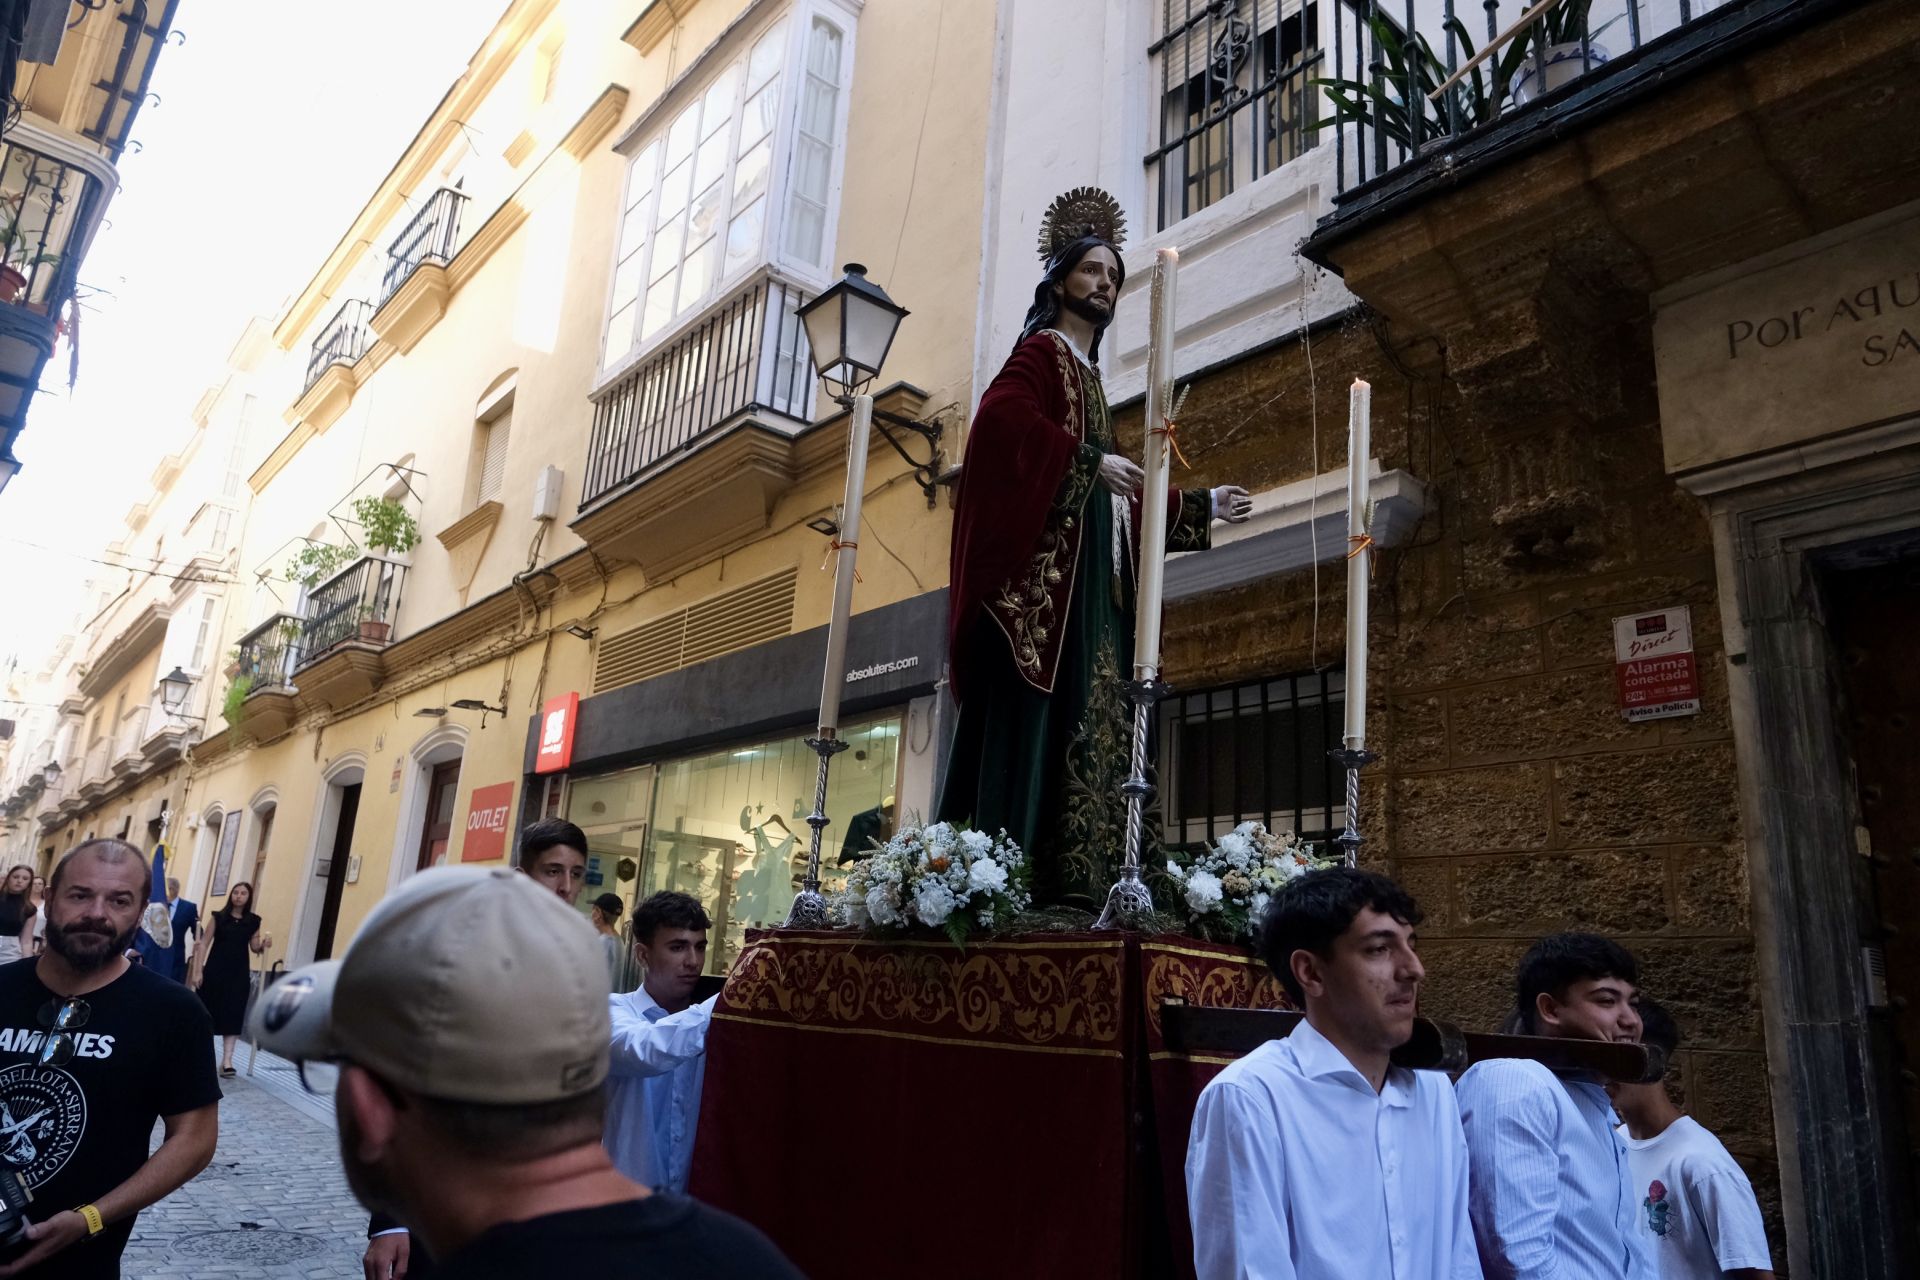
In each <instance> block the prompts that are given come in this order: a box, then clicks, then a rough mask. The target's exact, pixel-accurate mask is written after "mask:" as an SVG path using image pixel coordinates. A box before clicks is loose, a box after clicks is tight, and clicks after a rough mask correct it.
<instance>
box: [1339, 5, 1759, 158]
mask: <svg viewBox="0 0 1920 1280" xmlns="http://www.w3.org/2000/svg"><path fill="white" fill-rule="evenodd" d="M1756 2H1757V3H1772V4H1775V5H1776V6H1778V5H1779V4H1780V3H1781V0H1632V2H1628V0H1593V2H1592V3H1589V2H1588V0H1557V2H1556V3H1554V4H1553V5H1550V6H1549V7H1548V8H1547V9H1546V10H1545V11H1544V12H1542V13H1541V14H1540V15H1539V16H1537V17H1536V18H1534V19H1533V20H1532V21H1531V22H1530V23H1528V24H1527V25H1526V26H1525V27H1523V28H1521V29H1519V30H1518V31H1516V32H1512V33H1511V34H1510V35H1509V28H1510V27H1511V26H1512V24H1513V23H1514V22H1515V21H1517V20H1518V19H1519V18H1520V17H1521V16H1522V14H1523V13H1525V12H1526V11H1527V10H1528V9H1530V8H1531V7H1532V6H1531V4H1529V3H1528V2H1527V0H1484V2H1483V3H1475V2H1474V0H1417V2H1416V0H1385V2H1383V0H1341V3H1340V4H1339V5H1338V6H1337V7H1336V8H1335V9H1334V11H1333V31H1332V40H1331V45H1332V54H1333V64H1332V69H1331V71H1330V72H1326V73H1323V74H1324V75H1325V78H1326V80H1329V81H1332V82H1334V86H1333V87H1331V88H1330V89H1329V91H1327V92H1326V93H1325V99H1324V101H1323V102H1322V104H1321V107H1320V110H1321V111H1322V112H1323V117H1322V119H1321V121H1320V123H1321V124H1323V125H1333V124H1339V125H1343V126H1346V127H1344V128H1340V129H1336V130H1335V131H1334V148H1335V153H1334V169H1335V175H1336V184H1337V186H1338V188H1339V191H1340V192H1342V193H1346V192H1349V191H1352V190H1354V189H1355V188H1357V187H1360V186H1363V185H1364V184H1366V183H1368V182H1371V181H1373V180H1375V179H1377V178H1380V177H1382V176H1383V175H1385V174H1388V173H1391V172H1393V171H1394V170H1396V169H1398V168H1399V167H1400V166H1402V165H1404V164H1406V163H1407V162H1408V161H1410V160H1413V159H1415V158H1416V157H1418V156H1420V155H1422V154H1425V153H1430V152H1441V151H1444V150H1446V148H1447V147H1448V146H1450V145H1451V144H1452V143H1453V142H1454V141H1455V140H1456V139H1458V138H1460V137H1461V136H1462V135H1465V134H1469V133H1472V132H1473V131H1474V130H1476V129H1480V128H1482V127H1485V126H1488V125H1491V124H1493V123H1495V122H1496V121H1500V120H1503V119H1506V118H1508V117H1512V116H1517V115H1518V114H1519V113H1523V112H1524V113H1525V114H1527V115H1532V114H1533V113H1535V112H1539V113H1542V115H1543V116H1544V115H1546V114H1548V113H1552V112H1554V111H1555V110H1556V108H1557V107H1558V106H1559V105H1560V104H1562V103H1564V102H1565V101H1566V100H1567V99H1568V98H1569V97H1572V96H1574V95H1576V94H1578V93H1580V92H1581V90H1580V89H1579V88H1576V87H1575V86H1576V85H1579V84H1586V85H1588V86H1593V85H1597V84H1598V83H1600V82H1601V81H1602V79H1603V78H1610V77H1613V76H1614V75H1616V74H1619V73H1624V72H1626V71H1627V70H1628V69H1629V67H1630V66H1631V65H1632V64H1634V63H1636V62H1637V61H1638V59H1637V58H1634V57H1632V56H1630V55H1634V54H1637V53H1638V51H1639V50H1641V49H1642V48H1643V47H1644V46H1646V45H1649V44H1651V43H1653V42H1654V41H1657V40H1662V39H1664V38H1666V37H1669V36H1673V35H1675V34H1676V33H1678V32H1680V31H1682V30H1683V29H1685V28H1686V27H1688V26H1689V25H1691V24H1693V23H1695V22H1698V21H1700V20H1701V19H1702V18H1703V17H1705V16H1706V15H1707V13H1708V12H1709V11H1711V10H1715V9H1719V8H1723V7H1728V8H1730V7H1733V6H1734V5H1738V4H1752V3H1756ZM1794 2H1795V0H1785V3H1787V4H1791V3H1794ZM1476 8H1477V9H1480V10H1482V11H1483V13H1484V27H1485V29H1484V32H1483V33H1482V34H1481V38H1480V39H1479V40H1476V39H1475V37H1474V34H1473V33H1472V31H1471V30H1470V29H1469V28H1470V19H1471V20H1472V23H1473V25H1478V23H1479V19H1478V17H1477V16H1476V15H1474V13H1473V10H1474V9H1476ZM1409 31H1413V32H1416V33H1417V34H1418V36H1419V39H1417V40H1414V41H1411V42H1410V41H1409V40H1408V39H1407V36H1406V33H1407V32H1409ZM1502 36H1508V38H1507V39H1505V40H1501V39H1500V37H1502ZM1496 41H1498V42H1499V47H1498V48H1497V49H1496V50H1495V51H1494V52H1493V53H1492V54H1491V55H1489V56H1488V57H1487V58H1486V59H1485V60H1484V61H1482V62H1480V63H1479V64H1478V65H1477V66H1476V67H1474V68H1473V69H1472V70H1470V71H1468V72H1467V73H1466V74H1465V75H1464V76H1462V77H1461V78H1460V80H1459V81H1457V82H1456V83H1454V84H1452V85H1451V86H1447V81H1449V80H1450V79H1452V78H1453V76H1454V74H1455V73H1456V72H1458V71H1459V70H1460V69H1461V68H1462V67H1464V66H1465V65H1466V64H1467V63H1469V62H1471V61H1472V60H1473V58H1474V56H1475V54H1476V53H1478V52H1480V51H1482V50H1484V49H1485V48H1486V47H1487V46H1488V45H1490V44H1494V43H1495V42H1496ZM1588 77H1592V79H1591V80H1589V79H1588ZM1321 83H1323V84H1324V82H1321ZM1443 86H1447V87H1444V88H1443ZM1562 90H1565V92H1561V91H1562ZM1341 99H1344V101H1341Z"/></svg>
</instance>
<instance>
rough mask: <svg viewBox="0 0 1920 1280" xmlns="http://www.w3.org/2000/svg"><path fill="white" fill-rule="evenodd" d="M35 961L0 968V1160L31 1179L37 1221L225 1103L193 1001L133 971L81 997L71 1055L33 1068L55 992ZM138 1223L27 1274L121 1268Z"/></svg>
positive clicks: (103, 1184) (114, 1177)
mask: <svg viewBox="0 0 1920 1280" xmlns="http://www.w3.org/2000/svg"><path fill="white" fill-rule="evenodd" d="M36 963H37V962H36V961H33V960H16V961H13V962H12V963H10V964H6V965H0V1162H4V1163H5V1164H7V1165H10V1166H12V1167H13V1168H14V1169H17V1170H19V1171H20V1172H21V1173H23V1174H25V1175H26V1179H27V1187H28V1189H29V1190H30V1191H31V1192H32V1193H33V1204H32V1205H31V1206H29V1207H28V1210H27V1216H28V1217H29V1218H31V1219H33V1220H34V1221H36V1222H38V1221H39V1220H41V1219H42V1218H50V1217H52V1216H53V1215H54V1214H56V1213H60V1212H62V1211H63V1210H66V1209H73V1208H77V1207H79V1206H80V1205H83V1204H88V1203H91V1202H92V1201H95V1200H98V1199H99V1198H100V1197H101V1196H103V1195H105V1194H106V1193H107V1192H109V1191H111V1190H113V1189H114V1188H115V1187H117V1186H119V1185H120V1184H121V1183H122V1182H125V1181H126V1180H127V1179H128V1178H129V1177H131V1176H132V1174H133V1173H134V1171H135V1170H137V1169H138V1168H139V1167H140V1166H141V1165H143V1164H145V1163H146V1160H147V1151H148V1148H149V1139H150V1137H151V1135H152V1133H153V1125H154V1121H155V1120H157V1119H159V1118H160V1117H161V1116H171V1115H179V1114H180V1113H182V1112H185V1111H195V1110H198V1109H199V1108H201V1107H204V1106H206V1105H207V1104H209V1103H212V1102H218V1101H219V1100H220V1083H219V1079H218V1077H217V1076H216V1075H215V1074H214V1066H213V1023H212V1022H211V1021H210V1020H209V1019H208V1017H207V1010H206V1007H205V1006H204V1005H202V1004H201V1003H200V999H199V997H197V996H196V995H194V994H193V992H191V991H189V990H188V989H187V988H186V987H184V986H182V985H180V984H179V983H177V982H169V981H167V980H166V979H165V978H162V977H158V976H156V975H155V974H152V973H149V972H148V971H147V970H145V969H142V968H140V967H139V966H138V965H135V966H133V967H132V968H130V969H128V970H127V972H126V973H124V974H122V975H121V976H120V977H118V978H115V979H114V980H113V981H112V982H110V983H108V984H107V985H106V986H104V987H101V988H100V989H99V990H98V991H89V992H87V993H86V994H85V995H83V996H81V997H80V998H81V999H82V1000H84V1001H86V1003H87V1006H88V1013H87V1020H86V1024H85V1025H84V1026H82V1027H80V1028H78V1029H77V1031H76V1032H75V1038H76V1040H77V1049H76V1051H75V1053H74V1055H73V1058H72V1060H71V1061H69V1062H67V1063H66V1064H65V1065H64V1066H59V1067H38V1066H35V1065H34V1058H35V1056H36V1055H37V1054H38V1052H39V1049H40V1045H41V1042H42V1040H43V1039H44V1038H45V1036H46V1032H45V1031H44V1030H43V1029H42V1028H41V1026H40V1021H39V1013H40V1010H41V1008H42V1007H43V1006H44V1005H45V1004H46V1003H47V1002H48V1001H49V1000H54V999H56V997H55V995H54V993H53V992H51V991H49V990H48V989H47V988H46V987H44V986H42V985H41V984H40V980H39V978H38V977H37V976H36V975H35V967H36ZM132 1234H133V1219H132V1218H123V1219H121V1220H120V1221H119V1222H115V1223H111V1224H109V1225H108V1227H107V1229H106V1230H105V1231H103V1232H102V1233H101V1234H100V1235H99V1236H98V1237H97V1238H95V1239H93V1240H83V1241H81V1242H80V1243H79V1244H76V1245H73V1246H72V1247H71V1248H68V1249H64V1250H62V1251H61V1252H59V1253H57V1254H55V1255H54V1256H53V1257H52V1258H50V1259H48V1260H47V1262H46V1263H45V1264H43V1265H41V1266H38V1267H35V1268H34V1269H33V1270H31V1271H29V1272H27V1273H25V1274H26V1275H27V1276H29V1277H36V1278H38V1277H47V1278H48V1280H51V1277H53V1276H59V1277H61V1280H92V1277H95V1276H104V1277H112V1276H117V1275H118V1274H119V1272H120V1266H119V1259H120V1253H121V1251H122V1250H123V1249H125V1248H126V1244H127V1238H128V1237H129V1236H131V1235H132Z"/></svg>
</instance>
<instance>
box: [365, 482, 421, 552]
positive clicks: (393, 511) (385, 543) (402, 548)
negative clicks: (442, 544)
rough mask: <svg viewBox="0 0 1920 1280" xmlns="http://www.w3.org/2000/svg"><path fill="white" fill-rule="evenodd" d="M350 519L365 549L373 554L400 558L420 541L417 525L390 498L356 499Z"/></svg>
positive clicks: (372, 495)
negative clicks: (355, 526)
mask: <svg viewBox="0 0 1920 1280" xmlns="http://www.w3.org/2000/svg"><path fill="white" fill-rule="evenodd" d="M353 518H354V520H356V521H357V522H358V523H359V525H360V529H361V532H362V533H363V534H365V535H366V539H367V546H369V547H371V548H372V549H373V550H375V551H385V552H387V553H389V554H390V555H396V556H403V555H405V554H407V552H409V551H411V550H413V549H414V547H415V546H417V545H418V544H419V542H420V526H419V525H418V524H417V523H415V521H414V518H413V517H412V516H410V515H408V514H407V509H406V508H405V507H403V506H401V505H400V504H399V503H398V502H395V501H394V500H393V499H392V498H383V497H380V496H379V495H377V494H368V495H367V496H366V497H363V498H356V499H355V500H354V503H353Z"/></svg>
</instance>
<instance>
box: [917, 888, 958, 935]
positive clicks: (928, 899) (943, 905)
mask: <svg viewBox="0 0 1920 1280" xmlns="http://www.w3.org/2000/svg"><path fill="white" fill-rule="evenodd" d="M953 901H954V899H953V890H951V889H949V888H947V886H946V885H944V884H941V883H940V882H939V881H938V880H932V881H928V882H927V883H926V885H925V886H924V887H923V888H922V889H921V890H920V892H919V893H917V894H915V895H914V899H913V910H914V914H915V915H917V916H919V917H920V923H921V924H926V925H935V926H938V925H941V924H945V923H946V920H947V917H948V916H950V915H952V914H953Z"/></svg>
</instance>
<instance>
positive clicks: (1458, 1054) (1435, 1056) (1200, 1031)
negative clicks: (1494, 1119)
mask: <svg viewBox="0 0 1920 1280" xmlns="http://www.w3.org/2000/svg"><path fill="white" fill-rule="evenodd" d="M1305 1017H1306V1015H1305V1014H1302V1013H1295V1012H1293V1011H1291V1010H1286V1009H1210V1008H1205V1007H1202V1006H1200V1005H1190V1004H1187V1003H1185V1002H1184V1001H1178V1000H1170V1001H1168V1002H1167V1003H1165V1004H1163V1005H1162V1006H1161V1008H1160V1032H1161V1035H1162V1037H1163V1038H1164V1039H1165V1040H1166V1044H1167V1048H1169V1049H1171V1050H1172V1051H1174V1052H1175V1053H1185V1054H1203V1053H1212V1054H1230V1055H1232V1056H1234V1057H1239V1056H1240V1055H1242V1054H1245V1053H1249V1052H1251V1051H1252V1050H1254V1049H1256V1048H1258V1047H1259V1046H1261V1045H1263V1044H1265V1043H1266V1042H1267V1041H1269V1040H1279V1039H1283V1038H1284V1037H1286V1036H1287V1035H1288V1034H1289V1033H1291V1032H1292V1031H1293V1029H1294V1028H1295V1027H1297V1026H1299V1025H1300V1023H1301V1022H1302V1021H1303V1020H1304V1019H1305ZM1488 1058H1526V1059H1528V1060H1530V1061H1533V1062H1538V1063H1540V1064H1542V1065H1543V1066H1545V1067H1547V1068H1548V1069H1549V1070H1551V1071H1582V1072H1590V1073H1592V1074H1594V1075H1598V1076H1601V1077H1603V1078H1605V1079H1607V1080H1613V1081H1616V1082H1618V1083H1620V1084H1650V1083H1652V1082H1653V1081H1655V1080H1658V1079H1660V1077H1661V1076H1663V1075H1664V1074H1666V1067H1667V1063H1666V1055H1665V1054H1664V1053H1663V1052H1662V1051H1661V1050H1660V1049H1658V1048H1656V1047H1655V1046H1653V1045H1644V1044H1623V1043H1618V1042H1614V1041H1607V1040H1562V1039H1557V1038H1555V1037H1552V1036H1508V1035H1498V1034H1495V1033H1492V1032H1483V1031H1462V1030H1461V1029H1460V1028H1458V1027H1456V1026H1454V1025H1453V1024H1452V1023H1450V1022H1441V1021H1438V1020H1437V1019H1434V1018H1415V1019H1414V1020H1413V1038H1412V1039H1411V1040H1409V1041H1407V1043H1405V1044H1403V1045H1401V1046H1400V1047H1399V1048H1398V1049H1395V1050H1394V1051H1393V1062H1394V1065H1395V1066H1399V1067H1408V1068H1411V1069H1413V1070H1416V1071H1445V1072H1449V1073H1453V1074H1457V1073H1459V1072H1461V1071H1465V1070H1466V1069H1467V1068H1468V1067H1469V1066H1472V1065H1473V1064H1474V1063H1476V1062H1483V1061H1485V1060H1486V1059H1488Z"/></svg>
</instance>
